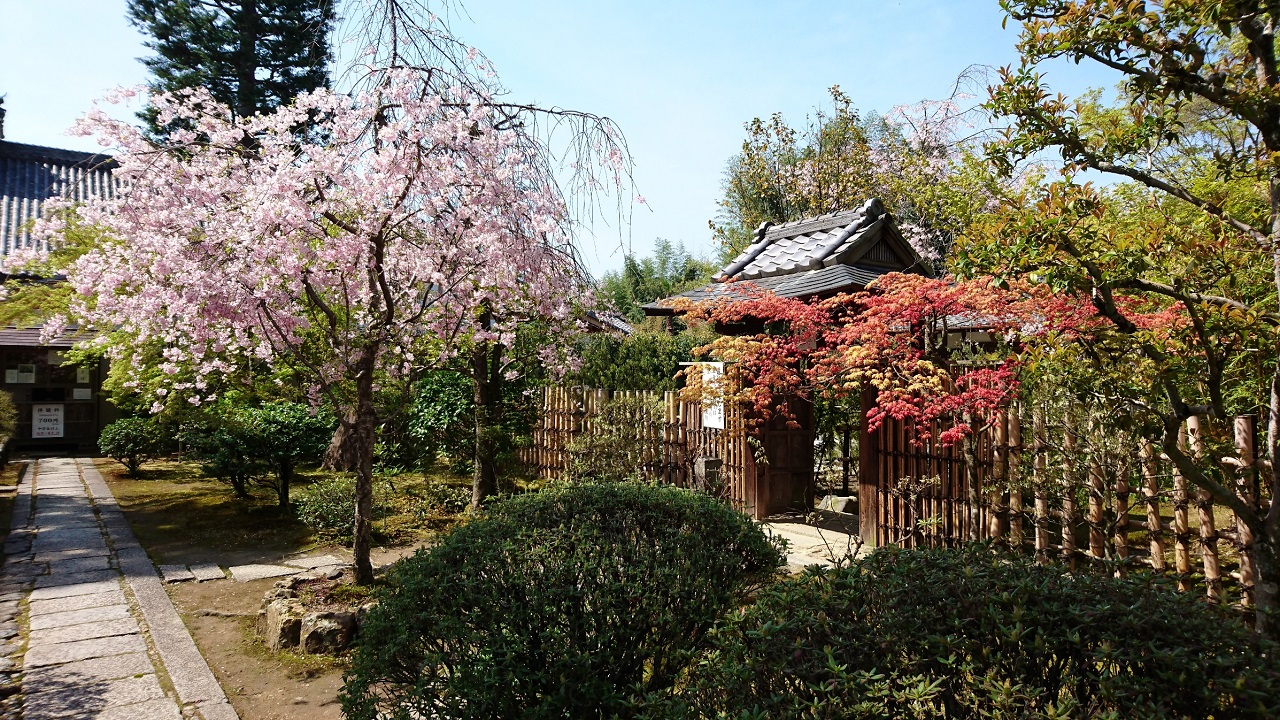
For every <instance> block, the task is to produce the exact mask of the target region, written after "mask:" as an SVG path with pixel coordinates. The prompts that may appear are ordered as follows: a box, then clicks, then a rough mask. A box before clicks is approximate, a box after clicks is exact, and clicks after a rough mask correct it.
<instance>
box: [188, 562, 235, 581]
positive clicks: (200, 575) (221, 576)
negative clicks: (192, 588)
mask: <svg viewBox="0 0 1280 720" xmlns="http://www.w3.org/2000/svg"><path fill="white" fill-rule="evenodd" d="M188 569H189V570H190V571H191V574H192V575H193V576H195V579H196V580H197V581H199V582H205V581H206V580H225V579H226V577H227V573H226V572H225V571H224V570H223V569H222V568H220V567H218V566H217V565H214V564H213V563H205V564H203V565H191V566H190V567H189V568H188Z"/></svg>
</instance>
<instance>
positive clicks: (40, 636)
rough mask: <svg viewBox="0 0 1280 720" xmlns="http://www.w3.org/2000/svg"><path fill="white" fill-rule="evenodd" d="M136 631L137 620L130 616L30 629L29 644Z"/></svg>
mask: <svg viewBox="0 0 1280 720" xmlns="http://www.w3.org/2000/svg"><path fill="white" fill-rule="evenodd" d="M137 632H139V630H138V621H137V620H134V619H133V618H131V617H125V618H115V619H112V620H99V621H97V622H87V623H79V624H77V625H64V626H62V627H52V628H46V629H43V630H32V631H31V638H30V644H31V645H33V646H34V645H45V644H48V645H52V644H55V643H65V642H76V641H77V640H93V639H95V638H104V637H114V636H116V635H132V634H134V633H137Z"/></svg>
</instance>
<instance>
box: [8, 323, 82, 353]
mask: <svg viewBox="0 0 1280 720" xmlns="http://www.w3.org/2000/svg"><path fill="white" fill-rule="evenodd" d="M83 339H84V338H82V337H76V336H73V335H72V334H70V333H68V334H64V335H63V336H62V337H58V338H54V339H53V340H50V341H49V343H48V344H45V343H42V342H40V328H38V327H37V328H14V327H6V328H0V347H51V348H69V347H71V346H72V345H75V344H76V342H77V341H79V340H83Z"/></svg>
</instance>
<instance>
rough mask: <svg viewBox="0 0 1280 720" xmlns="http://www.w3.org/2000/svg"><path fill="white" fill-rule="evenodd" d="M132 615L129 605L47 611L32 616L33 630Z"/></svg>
mask: <svg viewBox="0 0 1280 720" xmlns="http://www.w3.org/2000/svg"><path fill="white" fill-rule="evenodd" d="M128 617H131V616H130V615H129V606H128V605H107V606H105V607H96V608H89V609H87V610H68V611H66V612H56V613H46V614H44V615H35V616H33V617H32V618H31V621H30V622H31V632H33V633H34V632H37V631H39V630H48V629H49V628H59V627H66V626H68V625H80V624H82V623H96V622H101V621H103V620H122V619H125V618H128Z"/></svg>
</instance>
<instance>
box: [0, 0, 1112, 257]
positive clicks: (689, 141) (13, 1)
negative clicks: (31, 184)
mask: <svg viewBox="0 0 1280 720" xmlns="http://www.w3.org/2000/svg"><path fill="white" fill-rule="evenodd" d="M356 1H359V0H356ZM124 7H125V1H124V0H0V94H4V95H6V96H7V97H6V100H5V108H6V109H7V110H8V116H7V118H6V121H5V136H6V139H7V140H12V141H15V142H25V143H32V144H40V145H51V146H55V147H66V148H77V149H85V150H93V149H96V146H95V144H94V143H93V141H92V140H90V139H87V138H72V137H68V136H66V135H65V132H66V130H67V128H68V127H69V126H70V125H71V124H72V123H73V122H74V121H75V119H76V118H77V117H78V116H79V115H81V114H82V113H83V112H84V111H85V110H87V109H88V108H89V106H90V104H91V102H92V101H93V100H94V99H95V98H97V97H100V96H101V95H102V94H103V93H104V92H105V91H107V90H108V89H110V88H111V87H114V86H116V85H136V84H140V83H143V82H145V81H146V73H145V70H144V68H143V67H142V65H141V64H140V63H139V62H137V58H139V57H142V56H144V55H146V54H147V50H146V48H144V47H142V40H143V39H142V37H141V36H140V35H139V34H138V33H137V31H135V30H134V29H133V28H131V27H130V26H129V25H128V23H127V22H126V21H125V18H124V12H125V11H124ZM466 10H467V16H465V17H457V18H455V19H454V27H455V31H456V32H457V33H458V34H459V35H460V36H461V37H462V38H463V39H464V40H465V41H466V42H468V43H470V44H472V45H474V46H476V47H478V48H480V49H481V50H483V51H484V52H485V53H486V54H487V55H488V56H489V57H490V59H491V60H493V61H494V62H495V64H496V66H497V69H498V72H499V74H500V75H501V76H502V78H503V81H504V82H505V84H506V85H507V86H508V87H510V88H511V89H512V90H513V91H514V97H515V98H517V99H520V100H527V101H537V102H540V103H545V104H554V105H559V106H562V107H570V108H575V109H581V110H588V111H591V112H595V113H598V114H601V115H606V116H608V117H610V118H613V119H614V120H615V121H617V123H618V124H619V125H620V126H621V127H622V130H623V132H624V133H625V134H626V138H627V141H628V143H629V145H630V147H631V150H632V153H633V154H634V156H635V162H636V181H637V183H638V190H639V192H640V193H641V194H643V195H644V197H645V198H646V200H647V201H648V208H645V207H637V208H636V211H635V213H634V215H633V217H632V218H631V222H630V223H629V225H622V226H619V224H618V223H617V222H616V221H615V220H614V218H613V217H612V216H609V217H607V218H606V220H607V222H608V225H605V224H602V223H597V225H596V226H595V228H594V237H588V238H585V241H584V255H585V257H586V260H587V262H588V264H589V265H590V266H591V267H592V269H593V270H595V271H596V272H597V273H599V272H602V271H604V270H607V269H610V268H615V267H618V266H620V265H621V262H622V253H623V252H624V249H627V248H629V249H630V250H631V251H633V252H635V253H637V254H639V255H644V254H647V253H648V252H649V250H650V249H651V247H652V244H653V240H654V238H655V237H665V238H668V239H670V240H673V241H680V242H683V243H684V244H685V245H686V246H687V247H688V248H689V249H690V250H692V251H694V252H695V253H699V254H703V255H708V256H710V255H713V254H714V248H713V247H712V240H711V237H710V232H709V230H708V229H707V221H708V220H709V219H711V218H712V217H713V216H714V215H715V212H716V201H717V199H718V198H719V196H720V182H721V175H722V173H723V170H724V167H725V163H726V161H727V160H728V159H729V158H730V157H731V156H732V155H733V154H734V153H735V152H736V151H737V150H738V148H739V147H740V146H741V143H742V139H743V136H744V132H743V129H742V126H743V123H745V122H746V121H748V120H750V119H751V118H753V117H757V116H760V117H764V116H768V115H770V114H772V113H774V112H779V111H780V112H782V113H783V114H784V115H786V116H787V117H788V119H790V120H792V121H793V123H800V122H801V121H802V120H803V118H804V115H805V113H806V112H808V111H809V110H811V109H812V108H813V107H814V106H815V105H816V104H819V103H822V102H823V101H824V99H825V98H826V97H827V92H826V89H827V88H829V87H830V86H832V85H837V84H838V85H840V86H841V88H842V89H844V91H845V92H846V93H848V94H849V95H850V96H851V97H852V98H853V100H854V103H855V104H856V105H857V107H859V108H860V109H862V110H864V111H878V112H885V111H888V110H889V109H890V108H892V107H894V106H896V105H901V104H907V103H914V102H918V101H920V100H923V99H926V98H929V99H936V98H941V97H945V96H946V95H947V94H948V93H949V91H950V88H951V86H952V84H953V83H954V81H955V79H956V77H957V76H958V75H959V74H960V73H961V72H962V71H963V70H964V69H965V68H966V67H968V66H970V65H973V64H983V65H1006V64H1009V63H1014V62H1016V59H1017V56H1016V53H1015V52H1014V43H1015V41H1016V38H1017V32H1016V26H1013V25H1011V26H1010V27H1009V28H1008V29H1002V28H1001V20H1002V18H1003V15H1002V13H1001V12H1000V8H999V5H998V3H997V2H996V0H898V1H895V0H845V1H844V2H838V1H836V0H790V1H785V2H784V1H782V0H774V1H768V0H753V1H745V0H738V1H736V2H733V1H729V0H707V1H698V2H674V1H668V0H660V1H656V2H654V1H646V2H634V1H633V2H617V1H614V0H540V1H539V2H530V1H528V0H525V1H524V2H518V1H516V0H489V1H484V0H472V1H471V2H469V3H467V4H466ZM1049 81H1050V84H1051V86H1052V87H1053V88H1054V89H1055V90H1059V91H1063V92H1067V93H1069V94H1075V93H1078V92H1080V91H1081V90H1083V89H1085V88H1087V87H1105V86H1109V84H1110V83H1111V82H1112V80H1111V79H1110V77H1109V76H1107V75H1105V74H1104V73H1102V72H1101V71H1098V70H1095V69H1093V68H1089V67H1087V66H1081V67H1076V66H1074V65H1069V64H1065V63H1064V64H1062V65H1060V66H1055V67H1053V68H1052V69H1051V70H1050V74H1049Z"/></svg>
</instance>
